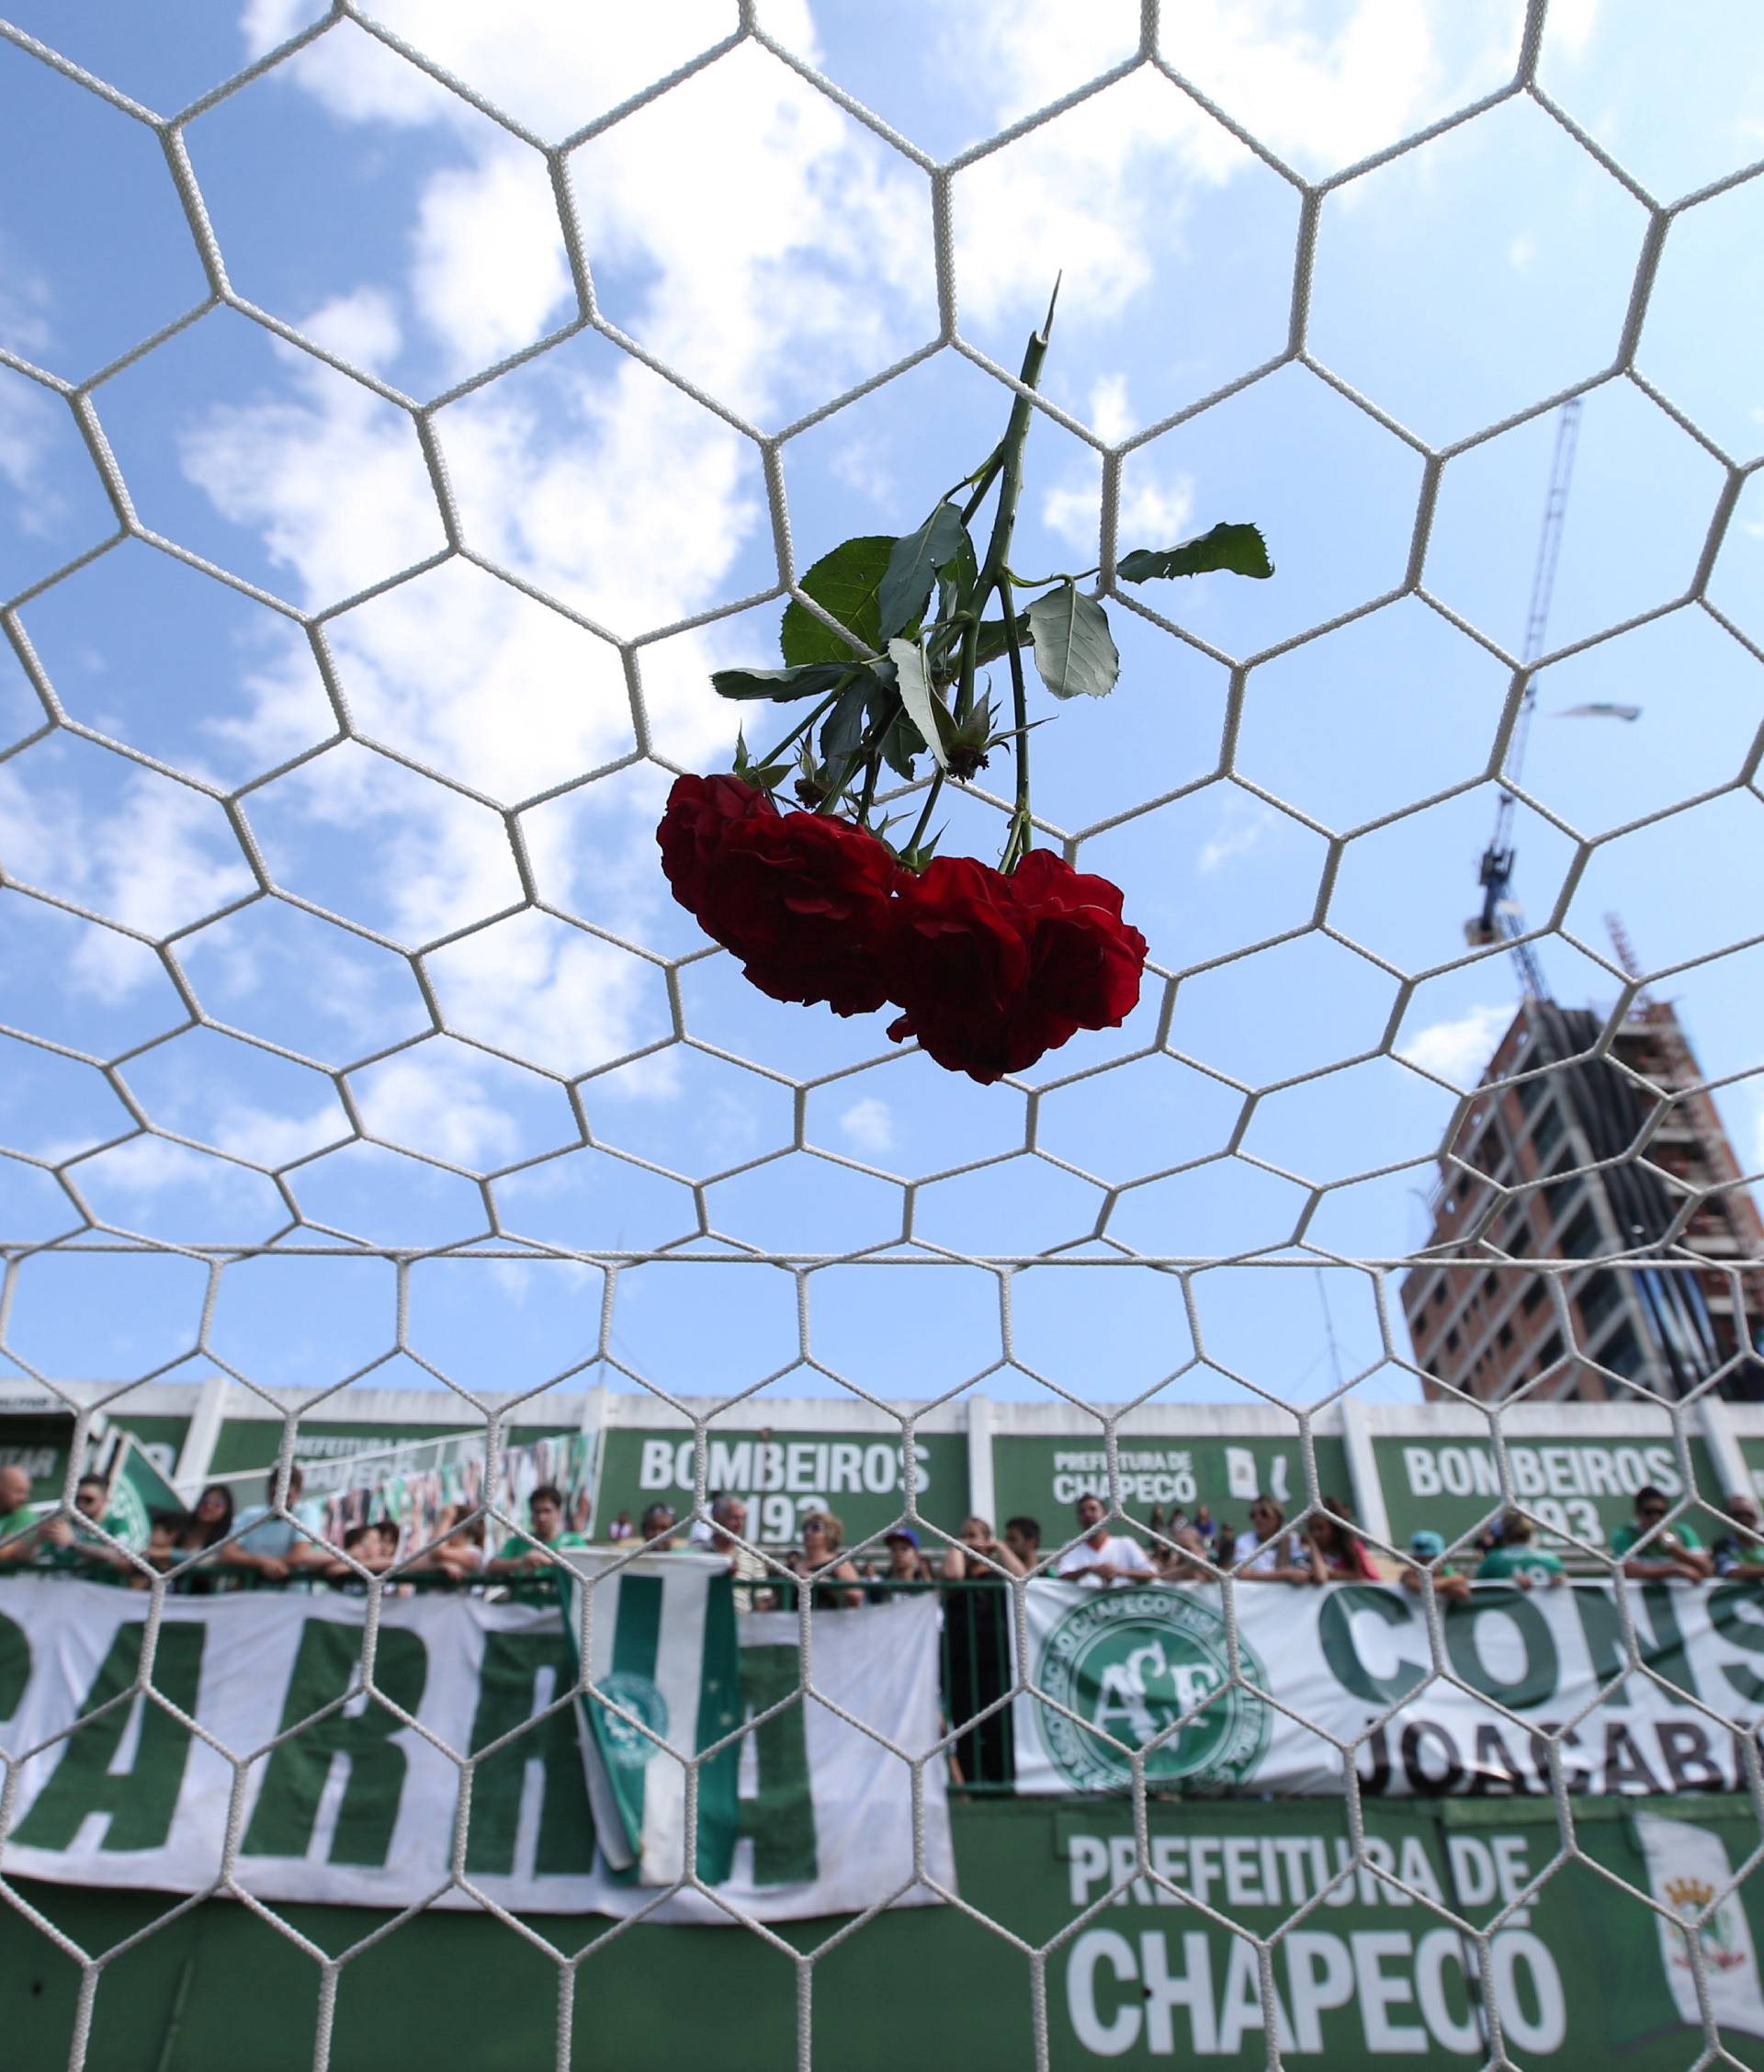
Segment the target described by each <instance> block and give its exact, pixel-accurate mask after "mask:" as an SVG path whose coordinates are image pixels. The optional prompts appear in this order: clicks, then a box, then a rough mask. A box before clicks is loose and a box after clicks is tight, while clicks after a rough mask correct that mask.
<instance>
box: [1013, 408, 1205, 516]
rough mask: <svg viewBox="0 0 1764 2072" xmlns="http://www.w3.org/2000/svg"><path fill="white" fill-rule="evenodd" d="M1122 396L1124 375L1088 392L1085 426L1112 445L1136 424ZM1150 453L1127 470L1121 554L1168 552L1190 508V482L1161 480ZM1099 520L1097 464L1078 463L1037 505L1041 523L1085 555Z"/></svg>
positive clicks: (1099, 471) (1189, 478)
mask: <svg viewBox="0 0 1764 2072" xmlns="http://www.w3.org/2000/svg"><path fill="white" fill-rule="evenodd" d="M1138 422H1139V419H1138V415H1137V413H1136V411H1135V410H1134V408H1133V405H1132V403H1131V402H1130V401H1129V399H1128V395H1127V378H1126V376H1125V374H1105V375H1103V377H1102V379H1100V380H1098V381H1097V382H1096V384H1095V385H1094V387H1093V388H1092V389H1091V402H1090V413H1089V423H1090V425H1091V429H1092V430H1093V431H1095V432H1096V433H1097V434H1098V435H1099V436H1101V437H1103V438H1105V439H1107V440H1109V441H1110V442H1111V443H1112V444H1113V443H1114V442H1116V441H1118V440H1121V439H1124V438H1125V437H1126V436H1127V435H1128V434H1129V433H1130V432H1131V431H1132V430H1133V429H1134V427H1135V426H1136V425H1137V424H1138ZM1158 466H1159V463H1158V461H1157V459H1156V458H1155V456H1154V455H1153V454H1152V453H1142V454H1139V455H1137V456H1136V457H1135V459H1133V460H1132V462H1131V463H1130V464H1129V467H1128V470H1127V475H1126V481H1125V484H1124V493H1123V495H1122V498H1121V509H1120V528H1119V529H1120V538H1121V545H1122V547H1123V549H1125V550H1128V551H1130V550H1131V549H1133V548H1135V547H1173V546H1174V545H1175V544H1176V542H1177V540H1178V539H1179V538H1181V537H1182V532H1183V529H1184V528H1185V527H1186V526H1187V524H1188V521H1189V517H1190V515H1192V513H1193V508H1194V478H1193V476H1192V475H1188V474H1176V475H1168V476H1161V477H1160V475H1159V473H1158V472H1156V470H1158ZM1101 515H1102V463H1101V461H1099V460H1096V459H1089V458H1080V459H1077V460H1076V461H1075V463H1074V465H1073V467H1072V469H1071V470H1069V473H1068V475H1067V476H1066V479H1065V480H1064V481H1059V482H1057V483H1055V484H1054V486H1053V487H1052V488H1051V489H1049V490H1048V492H1047V493H1046V496H1044V497H1043V499H1042V505H1041V516H1042V522H1043V524H1045V525H1046V526H1047V528H1048V530H1049V531H1050V532H1054V533H1057V535H1058V536H1059V538H1061V539H1063V540H1065V541H1066V542H1067V543H1068V544H1069V546H1072V547H1075V548H1077V549H1079V550H1080V553H1083V554H1086V555H1089V554H1093V553H1095V552H1096V550H1097V538H1098V526H1099V524H1100V522H1101Z"/></svg>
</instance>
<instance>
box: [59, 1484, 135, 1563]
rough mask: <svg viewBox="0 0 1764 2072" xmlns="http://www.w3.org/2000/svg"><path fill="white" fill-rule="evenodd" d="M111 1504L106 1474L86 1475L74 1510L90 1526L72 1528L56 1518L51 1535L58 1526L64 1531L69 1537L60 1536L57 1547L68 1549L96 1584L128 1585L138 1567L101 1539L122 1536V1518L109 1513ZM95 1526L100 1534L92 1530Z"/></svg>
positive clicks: (76, 1495)
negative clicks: (108, 1508)
mask: <svg viewBox="0 0 1764 2072" xmlns="http://www.w3.org/2000/svg"><path fill="white" fill-rule="evenodd" d="M109 1501H110V1485H109V1484H108V1483H107V1481H106V1480H105V1478H104V1477H103V1476H102V1475H82V1476H81V1477H80V1480H79V1486H78V1487H77V1488H76V1489H75V1490H74V1510H75V1511H76V1512H79V1514H80V1516H81V1517H82V1518H83V1519H85V1521H86V1523H85V1524H83V1525H73V1526H70V1525H69V1524H68V1523H67V1521H66V1520H65V1519H56V1520H54V1521H53V1523H52V1524H51V1527H50V1528H48V1532H49V1534H53V1532H54V1527H55V1526H59V1527H60V1528H61V1531H62V1533H64V1534H66V1535H67V1536H66V1538H65V1539H62V1538H60V1537H59V1536H57V1537H56V1545H57V1546H62V1547H65V1549H66V1550H67V1553H68V1554H69V1555H70V1556H71V1557H73V1560H74V1564H75V1565H76V1566H77V1567H78V1568H80V1569H81V1570H82V1571H83V1572H84V1573H85V1575H86V1576H87V1577H88V1578H89V1579H91V1580H92V1581H93V1582H98V1583H126V1582H127V1581H128V1580H129V1575H130V1569H131V1568H133V1566H134V1564H133V1563H132V1562H131V1561H130V1558H129V1557H128V1556H127V1555H126V1554H124V1553H123V1552H121V1550H120V1549H119V1548H118V1547H114V1546H111V1545H110V1544H109V1540H106V1539H104V1538H103V1537H102V1536H101V1534H102V1533H107V1534H109V1535H110V1539H112V1540H119V1539H121V1537H122V1521H121V1519H119V1518H115V1517H112V1516H110V1515H109V1514H108V1512H107V1510H106V1506H107V1504H108V1503H109ZM95 1525H96V1526H97V1527H99V1528H100V1532H94V1531H92V1529H91V1528H92V1527H93V1526H95Z"/></svg>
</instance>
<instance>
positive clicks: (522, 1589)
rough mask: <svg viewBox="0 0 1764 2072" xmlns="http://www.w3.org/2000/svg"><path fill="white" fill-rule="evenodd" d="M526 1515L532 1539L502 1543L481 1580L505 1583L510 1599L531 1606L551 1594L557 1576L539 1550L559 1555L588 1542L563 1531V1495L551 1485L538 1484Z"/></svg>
mask: <svg viewBox="0 0 1764 2072" xmlns="http://www.w3.org/2000/svg"><path fill="white" fill-rule="evenodd" d="M526 1515H527V1519H528V1523H529V1526H530V1529H531V1534H532V1538H531V1539H523V1538H521V1537H520V1536H519V1535H518V1534H516V1535H515V1536H514V1537H513V1538H510V1539H506V1540H504V1541H503V1545H502V1546H501V1548H500V1549H499V1551H498V1553H497V1556H496V1558H495V1559H494V1560H493V1561H492V1562H490V1563H488V1564H487V1565H486V1567H485V1568H484V1580H485V1581H486V1582H503V1583H506V1584H507V1585H508V1589H509V1595H510V1596H511V1597H515V1598H519V1599H521V1600H522V1601H523V1602H528V1603H531V1602H542V1601H543V1600H544V1599H546V1598H548V1597H549V1596H550V1595H551V1594H552V1580H551V1579H552V1578H553V1577H554V1576H555V1575H557V1574H558V1573H559V1569H558V1565H557V1563H556V1562H554V1561H552V1560H551V1559H550V1557H549V1556H548V1555H547V1554H544V1553H541V1552H540V1548H542V1547H548V1548H549V1549H550V1550H551V1552H552V1553H557V1554H562V1553H564V1552H565V1551H566V1550H567V1549H569V1548H571V1547H579V1546H587V1545H588V1542H587V1541H586V1540H585V1539H583V1538H582V1534H580V1533H566V1532H565V1531H564V1529H563V1492H562V1490H561V1489H558V1488H557V1487H556V1485H555V1484H553V1483H550V1482H541V1483H540V1484H539V1486H538V1488H537V1489H535V1490H534V1492H533V1494H532V1495H531V1496H530V1497H528V1499H527V1500H526ZM533 1540H537V1542H538V1543H539V1545H538V1546H534V1545H533V1544H532V1541H533Z"/></svg>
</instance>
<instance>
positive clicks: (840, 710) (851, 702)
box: [820, 680, 873, 764]
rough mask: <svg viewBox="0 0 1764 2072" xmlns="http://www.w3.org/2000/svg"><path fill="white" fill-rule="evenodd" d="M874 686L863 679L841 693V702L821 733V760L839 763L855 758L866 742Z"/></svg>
mask: <svg viewBox="0 0 1764 2072" xmlns="http://www.w3.org/2000/svg"><path fill="white" fill-rule="evenodd" d="M872 688H873V685H871V684H870V683H866V682H865V681H863V680H860V681H859V682H857V683H855V684H853V685H850V686H849V688H847V689H846V690H843V691H842V692H841V693H840V697H839V703H838V704H837V705H836V706H834V708H833V709H832V710H831V712H830V713H829V714H828V715H827V719H826V721H825V723H824V724H823V726H822V727H821V730H820V759H821V761H822V762H823V763H828V764H831V763H836V762H839V761H842V759H843V758H845V757H846V756H850V755H855V754H856V753H857V744H858V742H861V741H862V740H863V739H864V719H865V710H866V708H867V706H868V703H869V697H870V692H871V689H872Z"/></svg>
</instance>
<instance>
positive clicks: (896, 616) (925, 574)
mask: <svg viewBox="0 0 1764 2072" xmlns="http://www.w3.org/2000/svg"><path fill="white" fill-rule="evenodd" d="M966 538H967V532H966V530H965V528H964V527H963V525H962V514H961V513H960V512H959V511H958V510H957V509H956V506H955V505H954V504H939V505H938V506H937V508H936V509H935V510H934V511H933V513H932V514H931V515H930V517H928V518H927V519H926V520H925V522H924V524H923V525H922V526H920V527H919V529H918V531H917V532H910V533H909V534H908V535H907V536H906V538H904V539H897V540H896V541H895V543H894V549H893V551H892V552H891V553H890V554H889V556H888V568H887V569H886V570H885V571H884V572H883V576H882V587H881V589H880V591H879V592H878V593H877V595H876V605H877V607H878V609H879V611H880V614H881V620H882V634H883V638H884V639H885V640H886V639H889V638H891V637H892V636H893V635H894V634H896V633H904V632H905V631H906V629H907V628H908V627H910V626H912V625H914V624H916V623H917V622H918V620H920V619H921V618H922V617H924V611H925V606H926V605H927V604H929V603H930V601H931V585H932V579H933V577H934V576H935V575H936V573H937V571H938V570H939V569H941V568H946V567H948V565H949V564H950V563H951V562H952V561H954V560H956V558H957V557H958V556H959V555H960V553H961V550H962V543H963V541H964V540H965V539H966ZM969 551H970V552H971V551H972V549H969Z"/></svg>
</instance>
